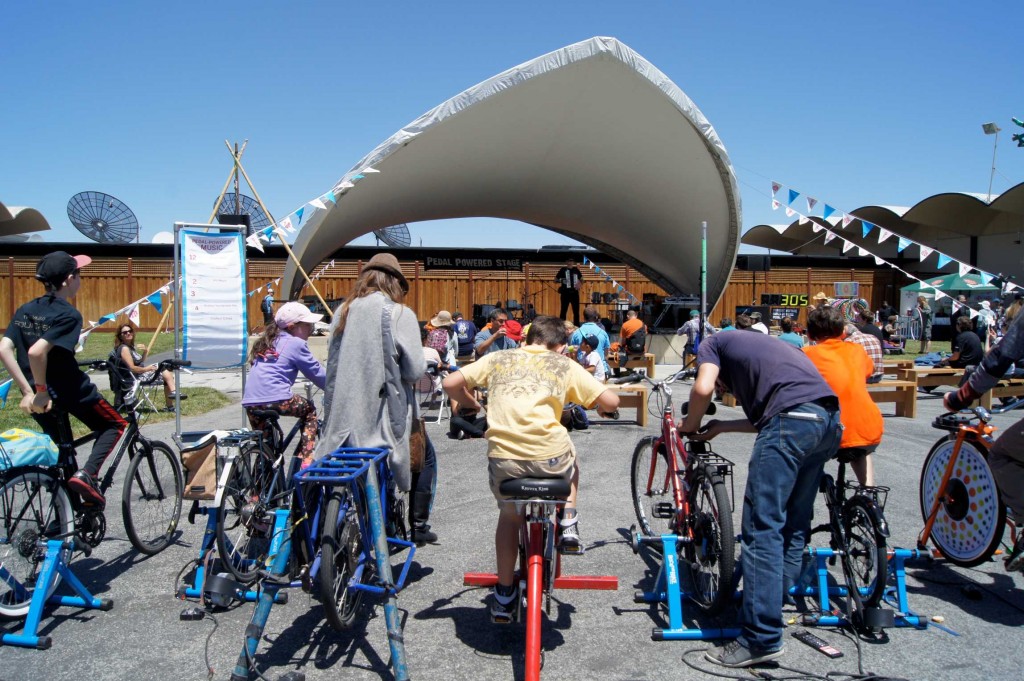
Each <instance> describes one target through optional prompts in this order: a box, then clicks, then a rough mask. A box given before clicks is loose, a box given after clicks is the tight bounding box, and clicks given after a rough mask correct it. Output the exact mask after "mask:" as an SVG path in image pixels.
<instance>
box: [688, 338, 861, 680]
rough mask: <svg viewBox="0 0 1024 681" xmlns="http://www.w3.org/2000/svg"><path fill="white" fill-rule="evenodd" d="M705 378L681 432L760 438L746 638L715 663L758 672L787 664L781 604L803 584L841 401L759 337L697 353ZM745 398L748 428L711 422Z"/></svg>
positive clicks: (716, 652)
mask: <svg viewBox="0 0 1024 681" xmlns="http://www.w3.org/2000/svg"><path fill="white" fill-rule="evenodd" d="M697 364H698V367H699V368H698V369H697V378H696V380H695V381H694V383H693V389H692V390H691V392H690V409H689V413H688V414H687V416H686V418H685V420H684V421H683V423H682V424H681V425H680V426H679V431H680V432H681V433H683V434H685V435H687V436H688V437H691V438H694V439H697V440H710V439H712V438H713V437H715V436H716V435H719V434H720V433H729V432H734V433H739V432H743V433H757V437H756V439H755V440H754V448H753V451H752V452H751V455H750V463H749V467H748V474H747V488H746V492H745V493H744V496H743V520H742V524H741V529H742V537H741V541H740V546H741V549H742V551H741V556H740V561H741V565H740V567H741V568H742V570H743V603H742V606H741V608H740V618H739V621H740V625H741V627H742V628H741V633H740V636H739V638H737V639H736V640H735V641H731V642H729V643H727V644H726V645H725V646H723V647H721V648H713V649H711V650H709V651H708V652H707V653H706V654H705V655H706V657H707V659H708V660H709V661H711V662H714V663H715V664H719V665H722V666H723V667H749V666H751V665H754V664H759V663H761V662H765V661H767V660H772V659H775V658H777V657H779V656H780V655H782V651H783V645H782V601H783V594H784V593H785V589H787V588H788V587H790V586H792V585H793V584H795V583H796V581H797V579H798V578H799V576H800V571H801V568H802V565H803V551H804V547H805V545H806V543H807V538H808V537H809V536H810V531H811V518H812V516H813V512H814V498H815V496H817V493H818V482H819V481H820V480H821V474H822V470H823V469H824V467H825V462H826V461H828V460H829V459H831V458H832V457H833V456H834V455H835V453H836V451H837V450H838V448H839V441H840V437H841V432H842V431H841V426H840V421H839V400H838V398H837V397H836V395H835V393H834V392H833V391H832V389H831V388H830V387H829V386H828V384H827V383H826V382H825V380H824V379H823V378H822V377H821V374H820V373H818V370H817V368H815V366H814V364H813V363H812V362H811V360H810V359H809V358H808V357H807V356H806V355H805V354H804V353H802V352H794V351H792V350H791V349H787V348H786V346H785V345H783V343H782V341H780V340H778V339H777V338H772V337H771V336H765V335H764V334H760V333H724V334H717V335H715V336H712V337H711V338H708V339H706V340H704V341H703V342H702V343H701V345H700V349H699V350H698V351H697ZM716 386H719V387H722V388H726V389H728V390H729V392H731V393H732V394H733V395H735V396H736V398H737V401H738V402H739V403H740V406H742V407H743V413H744V414H745V416H746V418H742V419H736V420H732V421H719V420H717V419H712V420H711V421H708V422H707V423H706V424H704V429H703V430H701V429H700V428H701V419H703V418H704V414H705V412H706V411H707V408H708V404H709V403H710V402H711V396H712V395H713V394H714V392H715V387H716Z"/></svg>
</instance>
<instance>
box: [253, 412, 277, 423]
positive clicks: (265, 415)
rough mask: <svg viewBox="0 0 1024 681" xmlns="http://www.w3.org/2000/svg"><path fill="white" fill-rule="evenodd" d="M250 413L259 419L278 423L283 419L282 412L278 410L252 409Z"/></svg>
mask: <svg viewBox="0 0 1024 681" xmlns="http://www.w3.org/2000/svg"><path fill="white" fill-rule="evenodd" d="M249 413H250V414H252V415H253V416H255V417H256V418H258V419H264V420H266V421H272V422H276V421H277V420H278V419H280V418H281V412H279V411H278V410H276V409H250V410H249Z"/></svg>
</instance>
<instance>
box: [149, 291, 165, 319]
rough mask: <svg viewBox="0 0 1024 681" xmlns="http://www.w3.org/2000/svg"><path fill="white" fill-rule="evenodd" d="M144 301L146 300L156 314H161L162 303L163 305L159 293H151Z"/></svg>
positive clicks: (162, 309)
mask: <svg viewBox="0 0 1024 681" xmlns="http://www.w3.org/2000/svg"><path fill="white" fill-rule="evenodd" d="M146 300H148V301H149V304H150V305H152V306H153V308H154V309H155V310H156V311H157V314H163V311H164V303H163V299H162V298H161V297H160V292H159V291H155V292H153V293H150V294H149V296H148V297H147V298H146Z"/></svg>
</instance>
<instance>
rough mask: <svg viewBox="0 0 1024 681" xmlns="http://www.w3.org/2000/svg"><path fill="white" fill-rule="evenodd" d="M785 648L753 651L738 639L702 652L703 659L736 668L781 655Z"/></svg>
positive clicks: (749, 665) (766, 660) (759, 662)
mask: <svg viewBox="0 0 1024 681" xmlns="http://www.w3.org/2000/svg"><path fill="white" fill-rule="evenodd" d="M784 652H785V648H784V647H783V648H779V649H778V650H770V651H764V652H760V653H758V652H755V651H753V650H751V649H750V648H744V647H743V645H742V644H740V642H739V641H729V642H728V643H726V644H725V645H724V646H722V647H720V648H711V649H710V650H708V651H707V652H705V653H704V659H705V660H707V661H708V662H714V663H715V664H717V665H721V666H723V667H729V668H730V669H737V668H740V667H751V666H753V665H755V664H762V663H764V662H768V661H769V660H774V659H775V658H777V657H782V653H784Z"/></svg>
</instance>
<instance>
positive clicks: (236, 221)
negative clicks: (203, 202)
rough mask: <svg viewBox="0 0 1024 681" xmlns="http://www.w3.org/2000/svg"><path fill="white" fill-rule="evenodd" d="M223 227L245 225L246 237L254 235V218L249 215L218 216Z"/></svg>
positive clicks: (231, 214)
mask: <svg viewBox="0 0 1024 681" xmlns="http://www.w3.org/2000/svg"><path fill="white" fill-rule="evenodd" d="M217 223H218V224H221V225H245V235H246V236H249V235H250V234H252V218H251V217H250V216H249V214H248V213H221V214H220V215H218V216H217Z"/></svg>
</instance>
